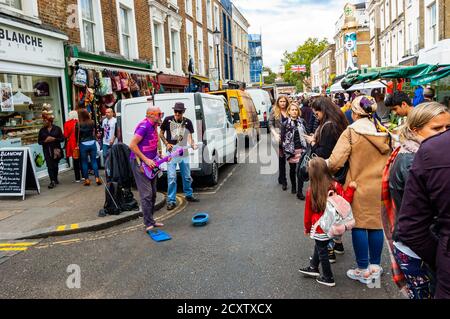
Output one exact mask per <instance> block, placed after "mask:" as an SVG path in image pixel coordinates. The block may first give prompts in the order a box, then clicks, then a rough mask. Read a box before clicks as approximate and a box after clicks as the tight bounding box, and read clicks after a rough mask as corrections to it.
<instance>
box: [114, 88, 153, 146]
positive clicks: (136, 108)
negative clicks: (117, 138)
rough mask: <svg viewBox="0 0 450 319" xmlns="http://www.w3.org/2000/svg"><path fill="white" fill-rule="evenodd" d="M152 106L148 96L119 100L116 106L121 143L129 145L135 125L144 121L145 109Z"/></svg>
mask: <svg viewBox="0 0 450 319" xmlns="http://www.w3.org/2000/svg"><path fill="white" fill-rule="evenodd" d="M150 106H153V100H152V99H151V98H149V97H148V96H143V97H138V98H134V99H126V100H121V101H119V102H118V103H117V105H116V112H117V118H118V123H119V128H120V130H121V132H120V135H121V136H122V142H123V143H125V144H126V145H130V142H131V139H132V138H133V136H134V131H135V130H136V127H137V125H138V124H139V122H141V121H142V120H143V119H145V116H146V113H147V108H149V107H150Z"/></svg>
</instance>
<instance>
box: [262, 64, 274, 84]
mask: <svg viewBox="0 0 450 319" xmlns="http://www.w3.org/2000/svg"><path fill="white" fill-rule="evenodd" d="M263 71H264V72H269V76H265V77H264V83H265V84H273V83H275V79H276V78H277V75H276V73H273V72H272V70H271V69H270V68H268V67H264V69H263Z"/></svg>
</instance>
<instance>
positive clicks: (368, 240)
mask: <svg viewBox="0 0 450 319" xmlns="http://www.w3.org/2000/svg"><path fill="white" fill-rule="evenodd" d="M352 242H353V250H354V251H355V256H356V263H357V264H358V268H359V269H367V268H368V267H369V262H370V264H373V265H380V263H381V253H382V251H383V242H384V234H383V230H381V229H362V228H353V229H352Z"/></svg>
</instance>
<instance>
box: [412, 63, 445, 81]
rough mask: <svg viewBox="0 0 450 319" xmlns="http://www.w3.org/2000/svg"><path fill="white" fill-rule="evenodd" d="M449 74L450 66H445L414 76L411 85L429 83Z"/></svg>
mask: <svg viewBox="0 0 450 319" xmlns="http://www.w3.org/2000/svg"><path fill="white" fill-rule="evenodd" d="M447 76H450V66H446V67H443V68H441V69H439V70H437V71H435V72H431V73H428V74H424V75H421V76H417V77H413V78H412V79H411V85H412V86H418V85H426V84H428V83H431V82H434V81H437V80H440V79H442V78H445V77H447Z"/></svg>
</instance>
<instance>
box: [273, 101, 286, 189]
mask: <svg viewBox="0 0 450 319" xmlns="http://www.w3.org/2000/svg"><path fill="white" fill-rule="evenodd" d="M289 104H290V102H289V99H288V97H287V96H284V95H282V96H280V97H278V99H277V101H276V103H275V105H274V106H273V109H272V112H271V113H270V118H269V126H270V131H271V133H272V140H273V141H274V142H275V143H276V146H277V147H278V183H279V184H281V185H283V190H284V191H285V190H287V178H286V156H285V155H284V152H283V146H282V143H281V127H282V123H283V122H284V121H286V120H287V117H288V114H287V109H288V107H289Z"/></svg>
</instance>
